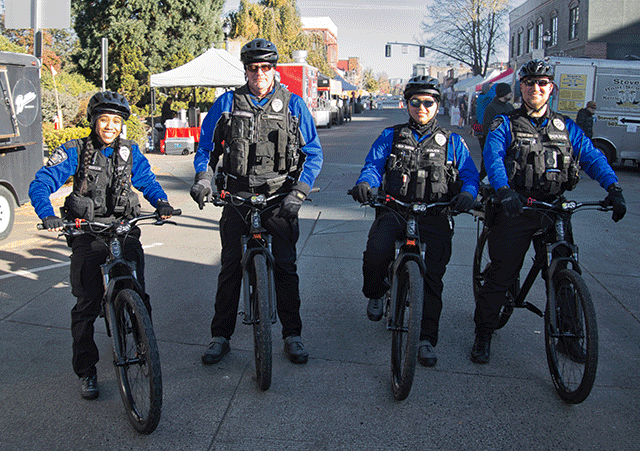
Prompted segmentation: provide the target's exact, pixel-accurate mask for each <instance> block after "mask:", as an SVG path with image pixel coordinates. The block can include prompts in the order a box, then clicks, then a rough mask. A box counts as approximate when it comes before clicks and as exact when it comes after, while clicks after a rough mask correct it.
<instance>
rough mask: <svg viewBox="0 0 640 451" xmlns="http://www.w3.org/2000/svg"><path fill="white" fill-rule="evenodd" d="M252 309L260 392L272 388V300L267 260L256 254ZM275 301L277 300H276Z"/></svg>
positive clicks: (252, 280) (263, 256) (254, 258)
mask: <svg viewBox="0 0 640 451" xmlns="http://www.w3.org/2000/svg"><path fill="white" fill-rule="evenodd" d="M252 265H253V268H252V274H251V278H250V280H251V283H250V285H251V293H250V295H251V308H252V309H253V311H252V313H253V315H252V316H253V349H254V354H255V363H256V381H257V384H258V388H259V389H260V390H267V389H269V387H270V386H271V347H272V345H271V309H270V306H271V299H270V291H269V273H268V271H267V259H266V257H265V255H263V254H256V255H255V256H254V257H253V259H252ZM274 301H275V300H274Z"/></svg>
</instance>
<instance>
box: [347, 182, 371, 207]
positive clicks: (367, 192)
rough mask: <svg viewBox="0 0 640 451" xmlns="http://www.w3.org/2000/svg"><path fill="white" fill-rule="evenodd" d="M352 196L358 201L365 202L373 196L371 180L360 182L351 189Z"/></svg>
mask: <svg viewBox="0 0 640 451" xmlns="http://www.w3.org/2000/svg"><path fill="white" fill-rule="evenodd" d="M351 197H353V200H355V201H356V202H360V203H361V204H364V203H365V202H366V201H368V200H369V199H370V198H371V186H369V182H360V183H358V184H357V185H356V186H354V187H353V188H352V189H351Z"/></svg>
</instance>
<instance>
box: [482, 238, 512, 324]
mask: <svg viewBox="0 0 640 451" xmlns="http://www.w3.org/2000/svg"><path fill="white" fill-rule="evenodd" d="M488 238H489V229H487V228H484V229H483V230H482V232H481V233H480V237H479V238H478V241H477V243H476V250H475V252H474V255H473V272H472V274H473V298H474V300H475V302H476V303H478V298H479V296H480V290H481V289H482V287H483V286H484V282H485V275H486V273H487V271H488V270H489V266H490V265H491V259H490V258H489V250H488V246H487V240H488ZM516 284H517V283H514V286H513V287H511V288H510V289H509V290H508V291H507V293H506V299H505V301H504V304H503V305H502V307H501V308H500V315H499V316H498V324H497V325H496V328H495V329H496V330H497V329H501V328H503V327H504V326H505V325H506V324H507V322H508V321H509V318H511V314H512V313H513V310H514V308H515V303H514V300H515V294H516V293H517V291H518V290H517V287H516Z"/></svg>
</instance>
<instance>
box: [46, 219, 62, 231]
mask: <svg viewBox="0 0 640 451" xmlns="http://www.w3.org/2000/svg"><path fill="white" fill-rule="evenodd" d="M42 225H43V226H44V228H45V229H47V230H49V231H52V230H61V229H62V228H63V227H64V223H63V222H62V219H60V218H58V217H57V216H47V217H46V218H44V219H43V220H42Z"/></svg>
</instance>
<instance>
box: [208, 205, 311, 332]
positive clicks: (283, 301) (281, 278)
mask: <svg viewBox="0 0 640 451" xmlns="http://www.w3.org/2000/svg"><path fill="white" fill-rule="evenodd" d="M238 210H239V212H240V214H242V215H243V216H246V214H247V213H248V208H247V207H239V208H238ZM278 211H279V209H278V208H277V207H276V208H274V209H270V210H267V211H265V212H264V213H262V225H263V227H264V228H265V229H267V231H268V232H269V234H270V235H271V236H272V238H273V241H272V252H273V257H274V260H275V268H274V279H275V285H276V287H275V288H276V304H277V311H278V317H279V318H280V322H281V323H282V337H283V338H286V337H288V336H290V335H300V332H301V331H302V320H301V319H300V292H299V287H298V285H299V279H298V274H297V267H296V242H297V241H298V236H299V234H300V230H299V227H298V218H295V219H284V218H277V217H276V215H277V213H278ZM239 212H238V211H237V210H236V209H235V208H234V207H231V206H228V205H227V206H225V207H224V209H223V211H222V217H221V218H220V239H221V241H222V255H221V268H220V274H219V275H218V292H217V293H216V303H215V313H214V316H213V320H212V321H211V336H212V337H225V338H226V339H230V338H231V336H232V335H233V332H234V330H235V327H236V317H237V316H238V315H237V313H238V304H239V301H240V287H241V282H242V265H241V260H242V235H244V234H246V233H247V232H248V227H247V225H246V224H245V222H244V220H243V217H241V216H240V214H239Z"/></svg>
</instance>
